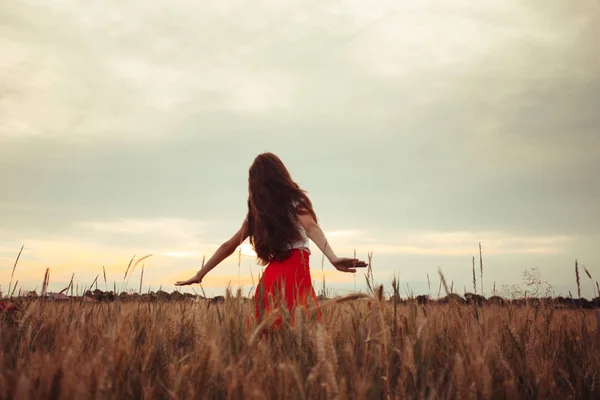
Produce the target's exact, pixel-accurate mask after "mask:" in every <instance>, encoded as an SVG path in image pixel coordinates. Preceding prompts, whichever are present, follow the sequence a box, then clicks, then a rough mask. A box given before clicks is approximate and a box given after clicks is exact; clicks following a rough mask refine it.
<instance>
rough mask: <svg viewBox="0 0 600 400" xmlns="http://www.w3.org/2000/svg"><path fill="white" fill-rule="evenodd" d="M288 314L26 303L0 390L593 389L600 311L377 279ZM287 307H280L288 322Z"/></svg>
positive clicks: (597, 393) (7, 330)
mask: <svg viewBox="0 0 600 400" xmlns="http://www.w3.org/2000/svg"><path fill="white" fill-rule="evenodd" d="M321 306H322V313H323V318H322V320H321V322H320V323H318V322H316V321H315V319H314V315H313V314H311V313H305V312H304V311H303V310H298V312H297V314H296V319H295V321H296V323H295V324H294V325H290V324H288V323H287V322H285V324H284V327H283V329H282V330H281V331H280V332H277V333H270V331H269V330H264V329H263V327H264V324H263V325H261V326H256V324H254V323H252V324H251V325H250V326H248V325H247V319H246V318H247V317H248V316H249V315H251V313H252V312H253V311H252V303H251V302H249V301H247V300H246V299H244V298H243V297H242V296H241V295H240V293H238V294H237V295H235V294H232V293H231V292H228V294H227V296H226V299H225V301H224V302H223V303H222V304H209V302H208V301H207V300H201V301H151V302H143V301H128V302H124V301H119V300H118V299H117V301H114V302H101V303H87V302H83V301H75V300H71V301H68V302H48V301H44V300H42V299H37V300H32V301H28V302H23V303H22V304H20V305H18V308H19V310H18V312H13V313H10V314H8V313H4V314H0V366H1V370H0V399H28V398H31V399H58V398H60V399H130V398H135V399H192V398H211V399H212V398H215V399H333V398H336V399H466V398H473V399H475V398H482V399H483V398H484V399H506V398H510V399H525V398H528V399H530V398H540V399H541V398H561V399H575V398H581V399H592V398H600V379H599V378H600V377H599V374H600V372H599V371H600V346H599V343H600V333H599V331H598V324H599V319H598V315H597V310H583V309H580V310H577V309H566V310H562V309H556V307H554V306H553V304H552V303H547V304H546V303H543V302H542V303H539V304H537V305H536V306H535V307H534V306H527V305H525V306H512V305H510V304H507V305H486V306H477V305H476V304H474V305H465V304H459V303H454V302H450V303H449V304H418V303H417V302H416V301H408V302H403V303H402V304H398V303H394V302H393V301H389V300H386V299H385V298H384V296H383V295H382V289H381V288H379V289H376V290H375V291H374V292H373V293H372V294H371V295H369V296H368V297H365V298H357V296H354V297H353V296H350V297H347V298H338V299H332V300H325V301H323V302H322V303H321ZM288 318H289V316H287V315H285V314H284V321H287V319H288Z"/></svg>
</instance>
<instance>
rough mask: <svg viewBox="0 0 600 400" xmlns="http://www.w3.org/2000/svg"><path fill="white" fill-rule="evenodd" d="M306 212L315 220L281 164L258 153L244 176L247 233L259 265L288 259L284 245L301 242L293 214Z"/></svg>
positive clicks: (304, 199)
mask: <svg viewBox="0 0 600 400" xmlns="http://www.w3.org/2000/svg"><path fill="white" fill-rule="evenodd" d="M294 201H296V202H297V203H298V205H297V206H296V208H294V207H293V205H292V204H293V202H294ZM306 213H309V214H310V215H312V217H313V218H314V219H315V221H317V216H316V215H315V212H314V210H313V207H312V203H311V201H310V199H309V198H308V196H307V195H306V192H305V191H304V190H303V189H301V188H300V186H298V184H297V183H296V182H294V181H293V180H292V177H291V176H290V173H289V172H288V170H287V168H286V167H285V165H284V164H283V162H282V161H281V160H280V159H279V157H277V156H276V155H275V154H273V153H262V154H259V155H258V156H257V157H256V158H255V159H254V162H253V163H252V165H251V166H250V171H249V174H248V232H249V237H250V243H251V244H252V246H253V247H254V251H255V252H256V255H257V256H258V260H259V263H260V264H262V265H266V264H268V263H269V261H271V260H273V259H275V260H278V261H281V260H284V259H286V258H287V257H288V256H289V254H290V250H288V248H287V247H288V245H289V244H291V243H293V242H295V241H297V240H302V236H301V234H300V231H299V230H298V225H297V215H298V214H306Z"/></svg>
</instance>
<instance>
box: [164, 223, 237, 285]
mask: <svg viewBox="0 0 600 400" xmlns="http://www.w3.org/2000/svg"><path fill="white" fill-rule="evenodd" d="M247 237H248V222H247V221H244V223H243V224H242V227H241V228H240V229H239V230H238V231H237V232H236V233H235V234H234V235H233V236H232V237H231V238H229V240H227V241H225V242H224V243H223V244H222V245H221V246H219V248H218V249H217V251H215V254H213V256H212V257H211V258H209V259H208V261H207V262H206V264H204V266H203V267H202V269H200V271H198V272H197V273H196V275H194V276H193V277H191V278H190V279H188V280H187V281H179V282H177V283H176V284H175V285H177V286H184V285H191V284H193V283H200V282H202V279H203V278H204V276H206V274H208V273H209V272H210V271H211V270H212V269H213V268H214V267H216V266H217V265H219V264H220V263H221V262H222V261H223V260H224V259H226V258H227V257H229V256H230V255H232V254H233V252H234V251H235V249H237V247H238V246H239V245H240V244H242V242H244V240H246V238H247Z"/></svg>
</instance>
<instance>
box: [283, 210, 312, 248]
mask: <svg viewBox="0 0 600 400" xmlns="http://www.w3.org/2000/svg"><path fill="white" fill-rule="evenodd" d="M297 205H298V202H297V201H296V200H294V201H292V207H293V210H292V212H294V213H295V211H296V206H297ZM296 224H297V226H298V230H299V231H300V234H301V235H302V240H299V241H297V242H294V243H292V244H291V245H290V246H288V248H289V249H305V250H307V251H308V252H309V254H310V241H309V240H308V235H307V234H306V231H305V230H304V227H303V226H302V225H301V224H300V222H297V223H296Z"/></svg>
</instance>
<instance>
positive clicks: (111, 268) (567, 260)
mask: <svg viewBox="0 0 600 400" xmlns="http://www.w3.org/2000/svg"><path fill="white" fill-rule="evenodd" d="M599 18H600V4H599V3H598V2H597V1H592V0H588V1H585V0H582V1H578V2H572V1H567V0H564V1H550V2H549V1H541V0H536V1H524V0H522V1H511V0H498V1H480V2H475V3H474V2H472V1H466V0H465V1H463V0H453V1H448V2H439V1H412V2H409V1H399V0H389V1H375V2H365V1H349V0H348V1H343V0H318V1H316V0H310V1H301V2H300V1H295V2H277V1H253V2H248V1H246V2H242V1H236V2H231V1H223V0H214V1H202V2H197V1H179V2H171V3H169V4H166V3H165V4H164V5H162V6H160V5H156V4H151V3H149V2H147V1H122V0H120V1H111V2H107V1H101V2H100V1H99V2H92V1H89V2H83V3H82V2H77V1H68V0H65V1H61V2H52V3H49V2H47V1H19V2H3V3H1V4H0V54H1V56H0V284H1V285H2V288H3V289H4V290H5V291H6V289H7V287H8V283H9V281H10V273H11V270H12V266H13V263H14V260H15V257H16V255H17V253H18V251H19V249H20V247H21V245H24V246H25V249H24V251H23V255H22V257H21V260H20V263H19V266H18V268H17V270H16V273H15V280H16V279H18V280H19V286H22V287H23V288H24V289H34V288H36V287H37V288H38V291H39V287H40V286H41V283H42V280H43V276H44V271H45V269H46V268H50V273H51V276H50V290H60V289H62V288H63V287H65V286H66V284H67V283H68V281H69V280H70V278H71V275H72V274H73V273H74V274H75V281H76V282H79V283H80V285H81V286H83V285H89V284H91V282H92V281H93V279H94V278H95V277H96V276H97V275H98V274H100V275H101V277H100V280H101V282H102V283H101V285H99V287H102V288H103V287H104V281H103V277H102V266H105V268H106V272H107V279H108V286H109V287H112V285H113V282H114V281H116V282H117V285H119V287H120V285H121V284H122V281H123V274H124V271H125V268H126V267H127V264H128V262H129V260H130V259H131V257H133V256H134V255H136V256H137V257H141V256H143V255H146V254H154V255H153V256H152V257H150V258H148V259H146V260H145V261H144V269H145V272H144V288H145V290H147V289H148V288H151V289H153V290H156V289H158V288H159V287H160V286H162V287H163V289H165V290H169V291H171V290H173V289H174V285H173V284H174V282H175V281H177V280H179V279H183V278H188V277H190V276H191V275H192V274H194V273H195V271H196V270H198V269H199V268H200V265H201V260H202V256H203V255H206V256H207V257H209V256H211V255H212V253H213V252H214V250H215V249H216V248H217V247H218V245H219V244H220V243H221V242H222V241H223V240H225V239H227V238H228V237H229V236H230V235H231V234H232V233H234V232H235V231H236V230H237V229H238V228H239V226H240V224H241V222H242V220H243V218H244V216H245V213H246V198H247V174H248V168H249V166H250V164H251V162H252V160H253V159H254V157H255V156H256V155H257V154H258V153H260V152H263V151H272V152H274V153H276V154H278V155H279V156H280V157H281V158H282V160H283V161H284V163H286V165H287V166H288V168H289V170H290V172H291V173H292V175H293V177H294V179H295V180H296V181H297V182H298V183H299V184H300V185H301V186H302V187H303V188H304V189H306V190H307V191H308V193H309V195H310V196H311V199H312V200H313V203H314V205H315V209H316V212H317V214H318V216H319V218H320V221H321V226H322V227H323V229H324V230H325V231H326V234H327V235H328V236H329V238H330V242H331V243H332V245H333V246H334V250H335V251H336V252H337V253H339V254H340V255H352V252H353V251H354V249H356V251H357V255H358V256H359V257H361V258H366V256H367V253H368V252H369V251H372V252H373V253H374V256H373V269H374V276H375V279H376V280H377V281H379V282H381V283H385V284H386V290H387V291H389V290H391V289H390V285H389V282H390V280H391V277H392V275H393V274H398V273H399V274H400V279H401V285H402V288H403V289H402V290H403V294H404V292H405V290H406V285H407V284H408V285H409V286H410V287H411V288H412V290H413V291H414V292H415V293H426V292H428V291H429V288H428V285H427V274H429V277H430V279H431V291H432V292H433V293H434V294H435V295H437V290H438V284H439V279H438V278H439V276H438V273H437V271H438V268H440V269H441V270H442V271H443V272H444V274H445V275H446V277H447V279H448V280H449V281H454V285H455V288H457V289H459V291H460V292H462V291H463V288H464V287H466V288H467V290H469V291H472V275H471V257H472V256H476V255H477V254H478V242H481V243H482V247H483V258H484V285H485V291H486V294H489V293H490V292H491V291H492V287H493V284H494V282H495V283H496V288H497V290H499V289H500V288H501V287H502V285H503V284H514V283H520V282H521V276H522V273H523V271H524V270H525V269H526V268H539V271H540V273H541V276H542V278H543V279H545V280H547V281H548V282H550V283H551V284H552V285H553V286H554V287H555V291H556V293H557V294H559V293H562V294H563V295H568V291H569V290H570V291H571V292H572V293H573V295H574V296H575V295H576V284H575V276H574V263H575V259H578V260H579V262H580V264H583V265H585V266H586V267H587V268H588V270H589V272H590V273H591V274H592V276H593V278H594V279H595V280H600V251H599V250H598V242H599V240H600V185H599V182H600V178H599V177H598V171H600V157H599V154H600V132H599V131H598V130H599V127H600V113H599V112H598V110H600V51H598V43H597V38H598V37H600V24H599V23H598V21H599ZM312 249H313V257H312V271H313V279H315V281H319V280H320V279H321V277H322V273H321V253H320V251H319V250H318V249H317V248H316V246H314V244H313V246H312ZM243 252H244V255H243V256H242V260H241V267H240V269H239V271H238V257H237V255H236V256H232V257H231V259H229V260H227V261H226V262H224V263H223V264H222V265H221V266H219V267H217V269H215V270H213V271H212V272H211V273H210V274H209V275H208V276H207V277H206V278H205V282H204V284H203V286H204V288H205V290H206V291H207V292H208V293H210V294H222V293H223V288H224V287H225V285H227V283H228V282H229V281H231V284H232V286H233V287H234V288H235V287H237V285H238V282H239V283H240V284H242V285H243V286H244V290H245V291H246V294H247V291H249V290H251V287H252V283H253V280H254V282H256V280H257V279H258V273H259V272H260V268H259V267H258V266H256V259H255V257H253V256H252V254H251V251H250V250H249V248H248V246H244V248H243ZM477 262H478V261H477ZM140 267H141V265H140V266H138V268H137V269H136V271H134V273H133V275H132V277H131V281H130V282H129V286H130V287H137V286H138V285H139V277H140V273H141V270H140ZM324 271H325V278H326V281H327V283H328V284H329V286H331V287H332V288H335V289H338V290H339V292H338V293H339V294H343V293H346V292H347V291H351V290H354V285H355V282H354V277H353V276H351V275H348V274H343V273H339V272H337V271H335V270H334V268H333V267H332V266H330V265H328V264H327V263H326V264H325V266H324ZM238 275H239V278H238ZM581 276H582V283H583V291H582V295H584V296H586V297H592V296H593V295H594V293H593V292H592V287H593V284H592V282H591V281H590V280H589V278H587V276H586V275H585V274H583V272H581ZM478 279H479V272H478ZM315 284H316V285H318V283H317V282H315ZM477 286H478V291H479V290H480V289H479V282H478V284H477ZM364 287H365V285H364V276H363V274H358V275H357V276H356V288H357V290H358V289H364ZM187 290H190V289H187Z"/></svg>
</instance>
